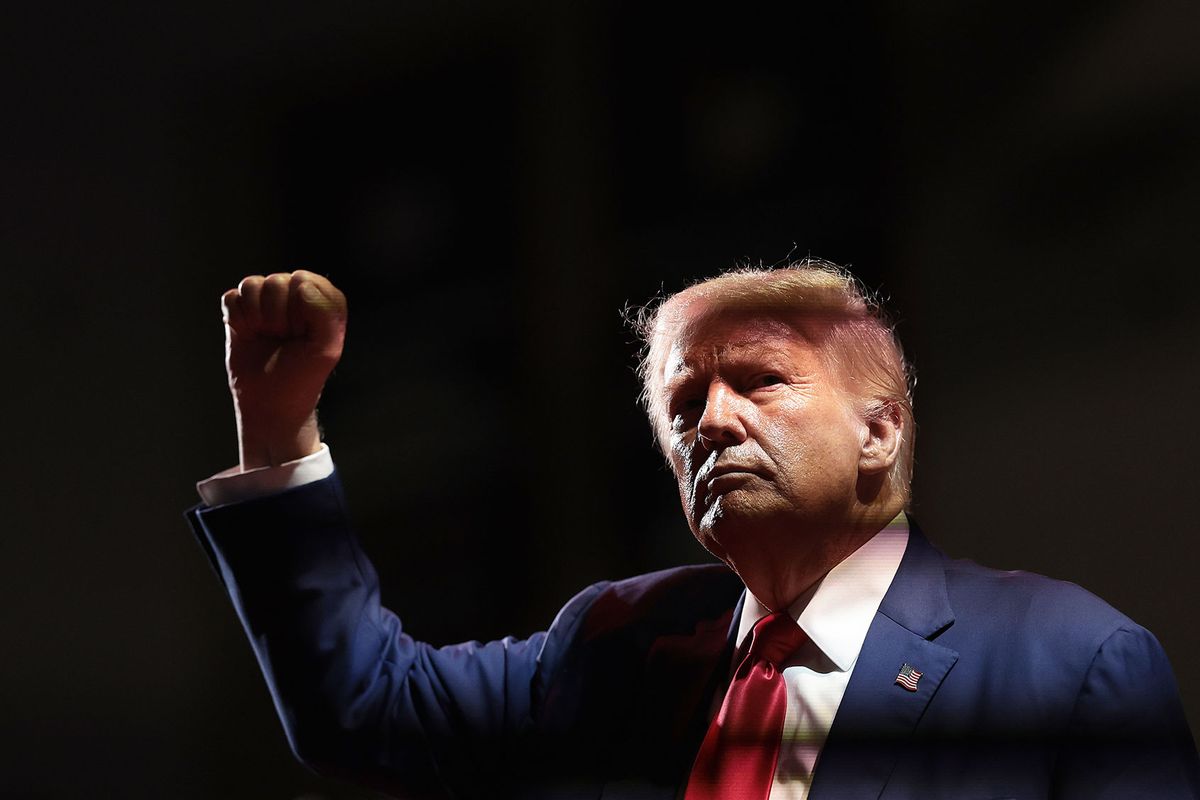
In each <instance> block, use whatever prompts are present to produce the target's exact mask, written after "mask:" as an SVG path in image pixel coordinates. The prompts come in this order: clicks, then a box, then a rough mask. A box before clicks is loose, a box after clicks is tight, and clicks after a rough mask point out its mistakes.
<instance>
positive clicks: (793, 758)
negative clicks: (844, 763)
mask: <svg viewBox="0 0 1200 800" xmlns="http://www.w3.org/2000/svg"><path fill="white" fill-rule="evenodd" d="M332 472H333V456H332V454H331V453H330V452H329V447H328V446H326V445H324V444H322V445H321V449H320V450H319V451H317V452H316V453H313V454H312V455H309V456H305V457H304V458H301V459H297V460H296V461H289V462H287V463H285V464H282V465H280V466H275V467H260V468H258V469H252V470H248V471H246V472H242V471H241V470H240V469H239V468H238V467H233V468H231V469H227V470H225V471H224V472H219V473H217V474H216V475H214V476H212V477H211V478H208V479H207V480H203V481H200V482H199V483H197V484H196V489H197V491H199V492H200V497H201V498H202V499H203V500H204V502H205V503H207V504H208V505H210V506H218V505H224V504H226V503H236V502H240V501H243V500H250V499H253V498H255V497H262V496H265V495H268V494H273V493H275V492H281V491H284V490H286V489H291V488H294V487H297V486H302V485H304V484H306V483H311V482H313V481H318V480H321V479H322V478H326V477H328V476H329V475H330V474H331V473H332ZM907 545H908V520H907V518H905V516H904V514H903V513H901V514H899V515H898V516H897V517H896V518H895V519H894V520H892V522H891V523H890V524H889V525H888V526H887V527H886V528H884V529H883V530H881V531H880V532H879V533H877V534H875V536H874V537H872V538H871V539H870V540H869V541H868V542H867V543H866V544H864V545H863V546H862V547H860V548H858V549H857V550H855V551H854V552H853V553H851V554H850V556H848V557H847V558H846V559H845V560H844V561H842V562H841V563H840V564H838V565H837V566H836V567H834V568H833V569H831V570H830V571H829V572H828V573H827V574H826V575H825V577H824V578H822V579H821V580H819V581H817V582H816V583H815V584H813V586H812V587H811V588H809V589H808V591H806V592H805V593H804V594H802V595H801V596H800V597H799V598H797V600H796V602H795V603H793V604H792V606H791V608H790V609H788V610H789V611H790V612H791V615H792V617H793V618H794V619H795V620H796V622H797V624H799V625H800V627H801V628H802V629H803V630H804V632H805V633H806V634H807V635H808V638H809V641H808V642H806V643H805V644H804V646H803V647H801V648H800V650H798V651H797V652H796V653H795V654H794V655H793V656H792V658H790V659H789V660H788V661H787V662H786V663H785V664H784V665H783V679H784V682H785V684H786V685H787V713H786V716H785V718H784V723H783V739H782V742H781V746H780V749H779V762H778V765H777V767H776V770H775V780H774V782H773V783H772V784H771V795H770V800H806V798H807V797H808V791H809V789H810V788H811V786H812V776H813V769H814V768H815V767H816V764H817V758H818V757H819V756H820V755H821V748H822V746H824V744H825V739H826V737H827V736H828V735H829V729H830V727H831V726H832V725H833V717H834V715H835V714H836V713H837V710H838V706H839V705H841V702H842V696H843V695H845V693H846V684H847V683H849V681H850V675H851V673H852V672H853V671H854V664H855V662H857V661H858V654H859V652H860V651H861V650H862V646H863V641H864V640H865V639H866V637H867V629H868V628H870V627H871V620H872V619H874V617H875V612H876V611H877V610H878V609H879V604H880V602H881V601H882V600H883V596H884V594H886V593H887V590H888V587H889V586H891V585H892V578H894V577H895V575H896V570H897V568H898V567H899V566H900V559H901V557H902V556H903V555H904V548H905V547H906V546H907ZM769 613H770V612H769V611H767V609H766V608H764V607H763V605H762V604H761V603H759V602H758V599H757V598H755V597H754V595H752V594H747V595H746V603H745V606H744V607H743V609H742V618H741V620H740V621H739V623H738V635H737V641H738V644H739V645H741V643H742V642H743V641H744V640H745V638H746V637H747V636H749V635H750V632H751V630H752V629H753V628H754V623H755V622H757V621H758V620H759V619H761V618H762V617H765V616H766V615H767V614H769ZM731 668H732V669H734V670H736V669H737V664H733V665H732V667H731ZM722 700H723V698H722V697H721V696H718V697H716V698H715V699H714V703H713V708H712V710H711V715H710V719H711V717H712V716H715V715H716V712H717V711H718V710H719V709H720V706H721V702H722Z"/></svg>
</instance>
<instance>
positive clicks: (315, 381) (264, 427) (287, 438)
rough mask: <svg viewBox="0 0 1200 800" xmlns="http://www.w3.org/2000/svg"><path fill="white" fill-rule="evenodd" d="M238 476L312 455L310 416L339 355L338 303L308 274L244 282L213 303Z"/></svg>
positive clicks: (341, 307)
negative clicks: (233, 420)
mask: <svg viewBox="0 0 1200 800" xmlns="http://www.w3.org/2000/svg"><path fill="white" fill-rule="evenodd" d="M221 310H222V315H223V317H224V320H225V367H226V369H227V371H228V373H229V390H230V391H231V392H232V393H233V405H234V410H235V412H236V414H237V423H238V444H239V449H240V451H241V465H242V469H251V468H253V467H262V466H267V465H272V464H281V463H283V462H285V461H291V460H293V459H296V458H301V457H303V456H306V455H309V454H310V453H314V452H316V451H317V449H319V447H320V435H319V432H318V429H317V418H316V408H317V400H318V399H320V397H321V390H322V389H323V388H324V386H325V379H326V378H328V377H329V373H330V372H331V371H332V370H333V367H334V365H336V364H337V362H338V359H339V358H341V355H342V342H343V340H344V339H345V336H346V296H345V295H344V294H342V293H341V292H340V291H339V290H338V289H337V287H335V286H334V285H333V284H332V283H330V282H329V281H328V280H327V279H326V278H324V277H322V276H320V275H317V274H316V273H314V272H308V271H306V270H297V271H296V272H291V273H288V272H276V273H273V274H271V275H268V276H266V277H265V278H264V277H263V276H262V275H250V276H249V277H246V278H243V279H242V282H241V283H240V284H238V287H237V288H236V289H230V290H229V291H228V292H226V293H225V294H224V295H222V296H221Z"/></svg>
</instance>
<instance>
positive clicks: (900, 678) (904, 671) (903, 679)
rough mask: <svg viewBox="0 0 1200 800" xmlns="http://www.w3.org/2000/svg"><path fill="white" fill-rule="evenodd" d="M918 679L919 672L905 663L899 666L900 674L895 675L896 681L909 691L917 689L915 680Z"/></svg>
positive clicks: (919, 677)
mask: <svg viewBox="0 0 1200 800" xmlns="http://www.w3.org/2000/svg"><path fill="white" fill-rule="evenodd" d="M919 680H921V673H920V672H918V671H917V670H915V669H913V667H912V665H911V664H905V665H903V666H902V667H900V674H898V675H897V676H896V683H898V684H900V685H901V686H903V687H904V688H905V689H908V690H909V691H910V692H915V691H916V690H917V681H919Z"/></svg>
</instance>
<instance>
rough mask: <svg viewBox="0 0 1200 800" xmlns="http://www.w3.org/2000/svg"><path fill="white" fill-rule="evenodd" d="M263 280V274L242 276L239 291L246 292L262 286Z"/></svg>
mask: <svg viewBox="0 0 1200 800" xmlns="http://www.w3.org/2000/svg"><path fill="white" fill-rule="evenodd" d="M263 280H264V278H263V276H262V275H247V276H246V277H244V278H242V280H241V281H240V282H239V283H238V285H237V288H238V291H239V292H245V291H247V290H250V291H254V290H256V289H258V288H260V287H261V286H262V283H263Z"/></svg>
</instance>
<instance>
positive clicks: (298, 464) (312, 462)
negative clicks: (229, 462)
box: [196, 442, 333, 506]
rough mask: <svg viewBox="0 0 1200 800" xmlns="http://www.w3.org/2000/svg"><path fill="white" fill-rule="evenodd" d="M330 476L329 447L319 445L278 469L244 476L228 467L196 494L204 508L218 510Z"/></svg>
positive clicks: (200, 485)
mask: <svg viewBox="0 0 1200 800" xmlns="http://www.w3.org/2000/svg"><path fill="white" fill-rule="evenodd" d="M332 474H333V456H332V455H331V454H330V453H329V445H327V444H325V443H324V442H322V443H321V449H320V450H318V451H317V452H315V453H313V454H311V455H307V456H305V457H304V458H298V459H296V460H295V461H286V462H284V463H282V464H280V465H279V466H277V467H256V468H255V469H251V470H247V471H245V472H242V469H241V467H230V468H229V469H227V470H225V471H224V472H218V473H217V474H216V475H213V476H212V477H211V478H208V479H207V480H203V481H200V482H199V483H197V484H196V491H197V492H199V493H200V499H201V500H203V501H204V503H205V504H206V505H209V506H221V505H226V504H227V503H240V502H242V501H243V500H254V499H256V498H259V497H266V496H267V495H269V494H276V493H277V492H282V491H284V490H285V489H294V488H295V487H297V486H303V485H304V484H306V483H315V482H316V481H319V480H322V479H324V478H328V477H329V476H330V475H332Z"/></svg>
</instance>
